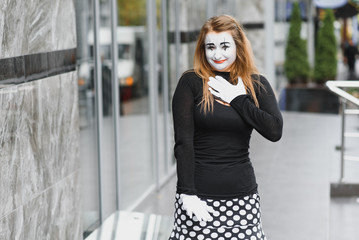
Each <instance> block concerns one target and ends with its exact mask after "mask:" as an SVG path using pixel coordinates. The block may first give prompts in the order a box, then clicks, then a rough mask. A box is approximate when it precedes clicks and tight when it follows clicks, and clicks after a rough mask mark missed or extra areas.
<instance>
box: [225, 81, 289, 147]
mask: <svg viewBox="0 0 359 240" xmlns="http://www.w3.org/2000/svg"><path fill="white" fill-rule="evenodd" d="M260 82H261V83H262V85H263V87H258V89H256V96H257V99H258V103H259V108H258V107H256V105H255V104H254V102H253V100H252V99H251V97H250V96H249V95H248V94H246V95H240V96H237V97H236V98H234V99H233V100H232V101H231V103H230V105H231V106H232V107H233V108H234V109H235V110H236V112H237V113H238V114H239V115H240V116H241V117H242V118H243V119H244V120H245V121H246V122H247V123H248V124H249V125H251V126H252V127H253V128H254V129H256V130H257V132H259V133H260V134H261V135H262V136H263V137H265V138H267V139H268V140H270V141H273V142H275V141H278V140H279V139H280V138H281V137H282V129H283V119H282V114H281V113H280V110H279V108H278V104H277V101H276V98H275V95H274V93H273V90H272V88H271V86H270V84H269V82H268V81H267V79H265V78H264V77H263V76H260Z"/></svg>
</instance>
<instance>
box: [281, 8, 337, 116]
mask: <svg viewBox="0 0 359 240" xmlns="http://www.w3.org/2000/svg"><path fill="white" fill-rule="evenodd" d="M326 13H327V14H326V17H325V18H324V20H323V23H322V26H321V28H320V29H319V31H318V35H317V37H318V38H317V45H316V52H315V53H316V55H315V68H314V73H313V74H312V76H313V77H314V81H315V83H316V84H312V83H311V84H308V82H309V79H310V75H311V73H310V67H309V62H308V56H307V48H306V41H305V40H303V39H301V38H300V25H301V18H300V11H299V5H298V3H293V10H292V17H291V20H290V30H289V36H288V42H287V47H286V60H285V65H284V67H285V68H284V69H285V74H286V77H287V79H288V86H287V87H286V88H285V90H284V91H283V94H282V96H281V97H282V99H280V101H281V102H282V107H281V108H282V109H283V110H287V111H299V112H319V113H338V111H339V100H338V97H337V96H336V95H335V94H333V93H332V92H330V91H329V90H328V89H327V88H325V87H324V85H323V83H325V81H327V80H329V79H334V78H335V75H336V69H337V65H336V64H337V60H336V43H335V36H334V26H333V23H334V15H333V12H332V10H331V9H327V10H326ZM283 105H284V106H283Z"/></svg>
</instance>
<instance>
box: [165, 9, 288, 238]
mask: <svg viewBox="0 0 359 240" xmlns="http://www.w3.org/2000/svg"><path fill="white" fill-rule="evenodd" d="M172 107H173V120H174V130H175V148H174V153H175V157H176V160H177V177H178V182H177V194H176V202H175V208H176V209H175V225H174V228H173V231H172V233H171V236H170V240H173V239H180V240H188V239H199V240H201V239H218V240H224V239H231V240H232V239H233V240H234V239H250V240H252V239H266V238H265V235H264V233H263V231H262V226H261V220H260V209H259V195H258V193H257V183H256V179H255V175H254V171H253V167H252V164H251V162H250V159H249V152H248V148H249V140H250V136H251V133H252V130H253V129H255V130H256V131H258V132H259V133H260V134H261V135H262V136H264V137H265V138H267V139H269V140H271V141H278V140H279V139H280V138H281V135H282V125H283V120H282V116H281V113H280V111H279V109H278V105H277V102H276V98H275V96H274V93H273V91H272V89H271V87H270V85H269V83H268V81H267V80H266V79H265V78H264V77H263V76H261V75H259V74H258V73H257V70H256V67H255V65H254V60H253V56H252V50H251V47H250V44H249V42H248V40H247V38H246V36H245V34H244V31H243V29H242V28H241V26H240V25H239V23H238V22H237V21H236V20H235V19H234V18H232V17H231V16H228V15H222V16H218V17H213V18H211V19H209V20H208V21H207V22H206V23H205V24H204V25H203V27H202V29H201V32H200V35H199V37H198V42H197V47H196V50H195V56H194V70H190V71H187V72H185V73H184V74H183V75H182V77H181V79H180V80H179V82H178V85H177V88H176V91H175V93H174V96H173V101H172Z"/></svg>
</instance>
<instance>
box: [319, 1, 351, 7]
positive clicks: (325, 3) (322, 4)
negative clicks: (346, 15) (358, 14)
mask: <svg viewBox="0 0 359 240" xmlns="http://www.w3.org/2000/svg"><path fill="white" fill-rule="evenodd" d="M347 2H348V0H314V4H315V6H316V7H318V8H340V7H342V6H344V5H345V4H346V3H347Z"/></svg>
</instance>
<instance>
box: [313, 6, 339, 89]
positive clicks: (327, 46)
mask: <svg viewBox="0 0 359 240" xmlns="http://www.w3.org/2000/svg"><path fill="white" fill-rule="evenodd" d="M334 20H335V18H334V14H333V10H332V9H326V10H325V16H324V20H323V22H322V25H321V26H320V28H319V30H318V33H317V44H316V48H315V62H314V80H315V82H317V83H324V82H326V81H327V80H334V79H335V77H336V74H337V45H336V39H335V35H334Z"/></svg>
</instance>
